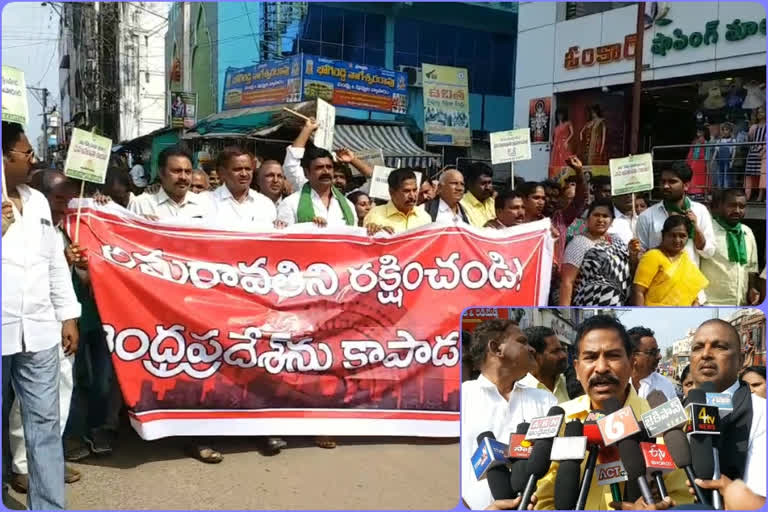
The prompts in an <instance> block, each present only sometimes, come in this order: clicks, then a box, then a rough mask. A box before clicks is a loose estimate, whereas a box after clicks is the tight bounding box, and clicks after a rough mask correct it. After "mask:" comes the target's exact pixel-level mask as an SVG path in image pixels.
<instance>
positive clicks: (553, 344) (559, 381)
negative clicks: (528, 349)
mask: <svg viewBox="0 0 768 512" xmlns="http://www.w3.org/2000/svg"><path fill="white" fill-rule="evenodd" d="M525 335H526V336H527V337H528V344H529V345H530V346H532V347H533V349H534V350H535V351H536V356H535V357H536V368H535V369H534V370H532V371H531V373H529V374H528V375H526V376H525V378H524V379H523V382H524V383H525V384H526V385H528V386H530V387H532V388H539V389H544V390H547V391H549V392H550V393H552V394H553V395H555V398H557V403H563V402H567V401H568V400H569V398H568V389H567V388H566V385H565V374H564V373H563V372H565V370H566V369H567V368H568V354H567V353H566V352H565V349H564V348H563V345H562V344H561V343H560V340H559V339H558V337H557V334H555V331H553V330H552V329H550V328H549V327H542V326H536V327H529V328H527V329H526V330H525Z"/></svg>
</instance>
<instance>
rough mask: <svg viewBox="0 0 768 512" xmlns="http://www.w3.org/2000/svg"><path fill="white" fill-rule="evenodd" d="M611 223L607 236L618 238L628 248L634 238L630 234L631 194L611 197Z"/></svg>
mask: <svg viewBox="0 0 768 512" xmlns="http://www.w3.org/2000/svg"><path fill="white" fill-rule="evenodd" d="M612 199H613V222H612V223H611V227H609V228H608V234H609V235H614V236H617V237H619V239H620V240H621V241H622V242H624V243H625V244H627V246H629V241H630V240H632V239H633V238H634V237H635V236H634V234H633V233H632V194H623V195H620V196H613V198H612Z"/></svg>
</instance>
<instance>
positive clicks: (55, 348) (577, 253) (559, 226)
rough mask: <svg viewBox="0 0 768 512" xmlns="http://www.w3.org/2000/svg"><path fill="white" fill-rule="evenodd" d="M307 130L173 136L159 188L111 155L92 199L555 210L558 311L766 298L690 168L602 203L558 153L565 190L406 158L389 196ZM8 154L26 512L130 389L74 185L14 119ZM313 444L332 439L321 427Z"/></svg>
mask: <svg viewBox="0 0 768 512" xmlns="http://www.w3.org/2000/svg"><path fill="white" fill-rule="evenodd" d="M316 129H317V124H316V123H315V121H314V120H313V119H309V120H308V121H307V122H306V124H305V126H304V128H303V129H302V130H301V133H300V134H299V136H298V137H297V138H296V140H295V141H293V143H292V144H291V145H290V146H289V147H288V148H287V150H286V156H285V159H284V161H283V162H279V161H276V160H261V159H260V158H258V157H257V156H255V155H252V154H250V153H249V152H247V151H245V150H243V149H241V148H239V147H228V148H225V149H223V150H222V151H220V152H219V154H218V155H216V160H215V167H214V168H213V169H210V170H207V171H204V170H201V169H195V168H193V158H192V156H191V154H190V153H189V152H188V151H187V150H186V149H184V148H182V147H170V148H166V149H165V150H163V151H162V152H161V153H160V155H159V158H158V175H157V182H155V183H154V184H151V185H148V186H147V184H148V180H146V176H141V175H140V174H141V173H140V172H135V170H136V169H129V167H128V166H127V165H125V164H124V163H122V162H121V161H120V160H119V159H117V158H113V160H112V161H111V162H110V166H109V169H108V172H107V177H106V182H105V184H104V185H103V186H102V187H99V190H94V191H91V192H90V193H89V194H88V195H92V196H93V197H94V198H95V199H96V200H97V201H100V202H105V201H110V200H111V201H113V202H114V203H115V204H117V205H120V206H121V207H123V208H126V209H127V210H129V211H131V212H133V213H135V214H138V215H142V216H144V217H146V218H148V219H151V220H155V221H163V220H168V219H171V218H177V217H182V218H190V219H203V220H205V221H209V222H212V223H217V224H219V225H221V224H226V225H228V226H230V227H232V228H234V229H243V230H257V229H262V228H269V229H273V228H284V227H286V226H289V225H292V224H296V223H313V224H315V225H316V226H321V227H325V226H328V227H333V226H339V227H341V226H358V227H364V228H366V229H367V232H368V234H369V235H374V234H377V233H389V234H398V233H403V232H405V231H408V230H412V229H417V228H421V227H424V226H427V225H429V224H433V223H438V224H449V225H466V226H473V227H474V228H477V229H515V227H516V226H520V225H523V224H525V223H529V222H535V221H538V220H541V219H544V218H548V219H549V220H550V222H551V225H552V235H553V237H554V239H555V240H554V252H553V259H554V262H553V266H552V272H551V276H552V278H551V287H550V297H549V300H550V304H552V305H562V306H569V305H581V306H619V305H626V304H631V305H649V306H650V305H670V306H672V305H676V306H690V305H697V304H712V305H731V306H734V305H745V304H757V303H759V302H760V301H761V300H762V298H763V296H764V288H765V280H764V278H765V271H764V270H763V274H762V280H761V279H760V278H759V276H758V273H759V270H758V252H757V251H758V249H757V245H756V242H755V237H754V235H753V233H752V231H751V230H750V228H749V227H748V226H746V225H744V224H743V223H742V222H741V221H742V219H743V218H744V215H745V206H746V197H745V194H744V191H743V190H738V189H726V190H722V191H719V193H718V194H716V195H715V197H714V199H713V201H712V204H711V205H709V206H707V205H704V204H700V203H698V202H695V201H692V200H691V199H690V198H689V197H688V195H687V193H686V186H687V184H688V183H689V182H690V180H691V170H690V168H689V167H688V166H687V165H686V164H684V163H679V164H675V165H670V166H666V167H664V168H661V169H657V171H660V176H661V180H660V189H661V194H662V196H663V198H664V200H663V201H662V202H659V203H657V204H654V205H651V204H649V200H648V198H647V197H643V196H638V197H636V198H634V201H633V197H632V196H616V197H612V196H611V192H610V181H609V180H608V178H607V177H595V179H593V180H592V183H591V185H592V188H593V189H592V191H591V192H590V189H589V186H590V184H589V183H588V181H587V179H586V177H585V173H584V170H583V167H582V164H581V162H580V161H579V159H578V158H576V157H569V159H568V160H567V164H568V166H569V167H570V168H571V169H572V171H573V174H572V176H571V177H569V179H568V180H566V182H565V183H564V184H561V183H558V182H556V181H552V180H547V181H544V182H542V183H537V182H524V181H521V180H516V184H515V187H514V188H505V189H501V190H497V189H495V187H494V183H493V172H492V170H491V168H490V167H488V166H487V165H485V164H483V163H474V164H472V165H471V166H469V167H468V168H467V169H462V170H459V169H457V168H454V167H446V168H444V169H442V170H441V171H440V173H439V174H438V175H436V176H427V175H424V179H423V180H422V182H421V183H420V184H419V182H418V181H417V175H416V170H415V169H412V168H407V167H406V168H398V169H395V170H394V171H392V172H391V174H390V175H389V178H388V184H389V193H390V197H391V199H390V200H389V201H386V202H384V201H380V200H377V199H375V198H372V197H370V195H369V194H368V193H367V192H366V191H365V186H363V187H359V186H356V185H355V184H354V179H353V175H352V172H351V168H355V169H356V171H357V173H358V174H359V175H360V176H362V177H363V178H364V179H369V178H370V177H371V176H372V173H373V167H372V166H371V165H369V163H367V162H365V161H363V160H361V159H360V158H358V157H357V156H356V155H355V154H354V152H353V151H351V150H349V149H341V150H338V151H336V152H335V155H334V154H331V153H330V152H329V151H326V150H324V149H320V148H317V147H315V146H314V145H313V144H312V143H311V141H310V139H311V137H312V134H313V132H314V131H315V130H316ZM2 150H3V163H4V170H5V177H6V182H7V198H5V199H4V200H3V203H2V237H3V252H2V254H3V256H2V257H3V281H4V287H3V333H2V336H3V422H4V423H3V432H4V433H7V434H8V435H6V436H5V437H4V442H6V443H9V446H10V448H9V449H8V450H5V451H4V454H5V455H6V458H5V460H4V465H3V475H4V477H3V482H4V485H8V484H10V485H12V486H13V487H14V488H15V489H16V490H18V491H21V492H28V493H29V504H30V507H31V508H41V509H56V508H63V507H64V487H63V485H64V482H65V481H66V482H73V481H76V480H78V479H79V478H80V474H79V473H78V472H77V471H76V470H75V469H74V468H71V467H69V466H65V464H64V460H63V459H64V458H66V460H68V461H80V460H83V459H84V458H86V457H89V456H91V455H93V454H97V455H105V454H109V453H110V452H111V450H112V441H113V440H114V436H115V432H116V430H117V425H118V423H119V413H120V409H121V406H122V397H121V395H120V392H119V390H118V388H117V385H116V382H115V381H116V379H115V377H114V373H113V370H112V366H111V361H110V354H109V352H108V350H107V347H106V343H105V342H104V333H103V329H102V328H101V321H100V318H99V314H98V310H97V308H96V305H95V302H94V299H93V296H92V292H91V287H90V277H89V272H88V255H87V254H86V253H85V251H83V250H82V249H81V248H80V247H79V246H78V245H77V244H76V243H74V242H73V241H72V240H70V239H69V237H68V236H67V234H66V233H65V232H64V230H63V229H62V220H63V217H64V216H65V215H66V212H67V205H68V203H69V201H70V200H71V199H72V198H75V197H77V196H78V186H77V185H75V184H74V183H73V182H72V181H70V180H68V179H67V178H66V177H65V176H64V175H63V174H62V173H61V172H60V171H56V170H51V169H47V170H40V169H37V167H38V166H37V165H36V159H35V155H34V150H33V149H32V147H31V145H30V143H29V141H28V139H27V137H26V135H25V134H24V132H23V129H22V128H21V127H20V126H19V125H14V124H10V123H5V122H4V123H3V137H2ZM89 188H90V187H89ZM639 212H642V213H639ZM638 213H639V215H637V214H638ZM20 276H23V278H20ZM78 345H79V346H78ZM75 354H76V356H75ZM62 439H63V441H62ZM62 442H63V445H64V450H62V449H61V445H62ZM316 442H317V444H318V446H321V447H324V448H333V447H334V446H335V442H334V440H333V439H332V438H328V437H319V438H317V439H316ZM211 445H212V443H211V442H210V440H202V439H199V440H196V441H194V442H193V443H190V445H189V447H188V448H189V453H190V455H191V456H194V457H195V458H197V459H199V460H202V461H204V462H211V463H216V462H220V461H221V460H222V459H223V457H222V455H221V453H220V452H218V451H217V450H215V449H214V448H213V447H212V446H211ZM265 446H266V449H267V450H269V451H272V452H278V451H280V450H281V449H282V448H283V447H285V446H286V441H285V440H283V439H281V438H278V437H271V438H267V439H266V440H265ZM25 448H26V450H25ZM27 453H29V454H34V455H33V456H30V457H27Z"/></svg>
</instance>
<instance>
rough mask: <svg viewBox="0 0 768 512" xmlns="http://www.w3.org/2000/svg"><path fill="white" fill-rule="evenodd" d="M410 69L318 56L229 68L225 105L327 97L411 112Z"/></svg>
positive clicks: (229, 107) (355, 105)
mask: <svg viewBox="0 0 768 512" xmlns="http://www.w3.org/2000/svg"><path fill="white" fill-rule="evenodd" d="M406 84H407V80H406V74H405V73H403V72H399V71H392V70H389V69H384V68H379V67H375V66H363V65H360V64H353V63H351V62H344V61H341V60H333V59H326V58H323V57H316V56H313V55H305V54H300V55H295V56H293V57H290V58H288V59H285V60H280V61H269V62H264V63H261V64H256V65H254V66H248V67H245V68H229V69H227V73H226V77H225V81H224V99H223V105H222V110H232V109H237V108H248V107H260V106H267V105H278V104H281V103H297V102H300V101H305V100H310V99H315V98H322V99H323V100H325V101H327V102H328V103H331V104H333V105H335V106H337V107H348V108H357V109H363V110H375V111H378V112H389V113H393V114H405V113H406V111H407V107H408V105H407V97H408V93H407V90H406Z"/></svg>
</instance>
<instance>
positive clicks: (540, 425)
mask: <svg viewBox="0 0 768 512" xmlns="http://www.w3.org/2000/svg"><path fill="white" fill-rule="evenodd" d="M564 416H565V411H564V410H563V409H562V408H561V407H558V406H554V407H551V408H550V409H549V412H547V415H546V416H545V417H543V418H534V419H533V420H531V426H530V427H529V428H528V433H527V434H526V437H527V439H529V440H533V441H534V443H533V450H532V451H531V458H530V459H528V462H527V464H526V467H527V469H528V482H527V483H526V485H525V489H524V490H523V496H522V498H521V499H520V506H519V507H518V508H517V509H518V510H527V509H528V505H529V504H530V503H531V498H532V497H533V492H534V491H535V490H536V483H537V482H538V481H539V480H541V479H542V478H544V475H546V474H547V471H549V466H550V465H551V464H552V460H551V459H550V455H551V454H552V442H553V439H554V438H555V437H557V435H558V434H559V433H560V426H561V425H562V424H563V417H564Z"/></svg>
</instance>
